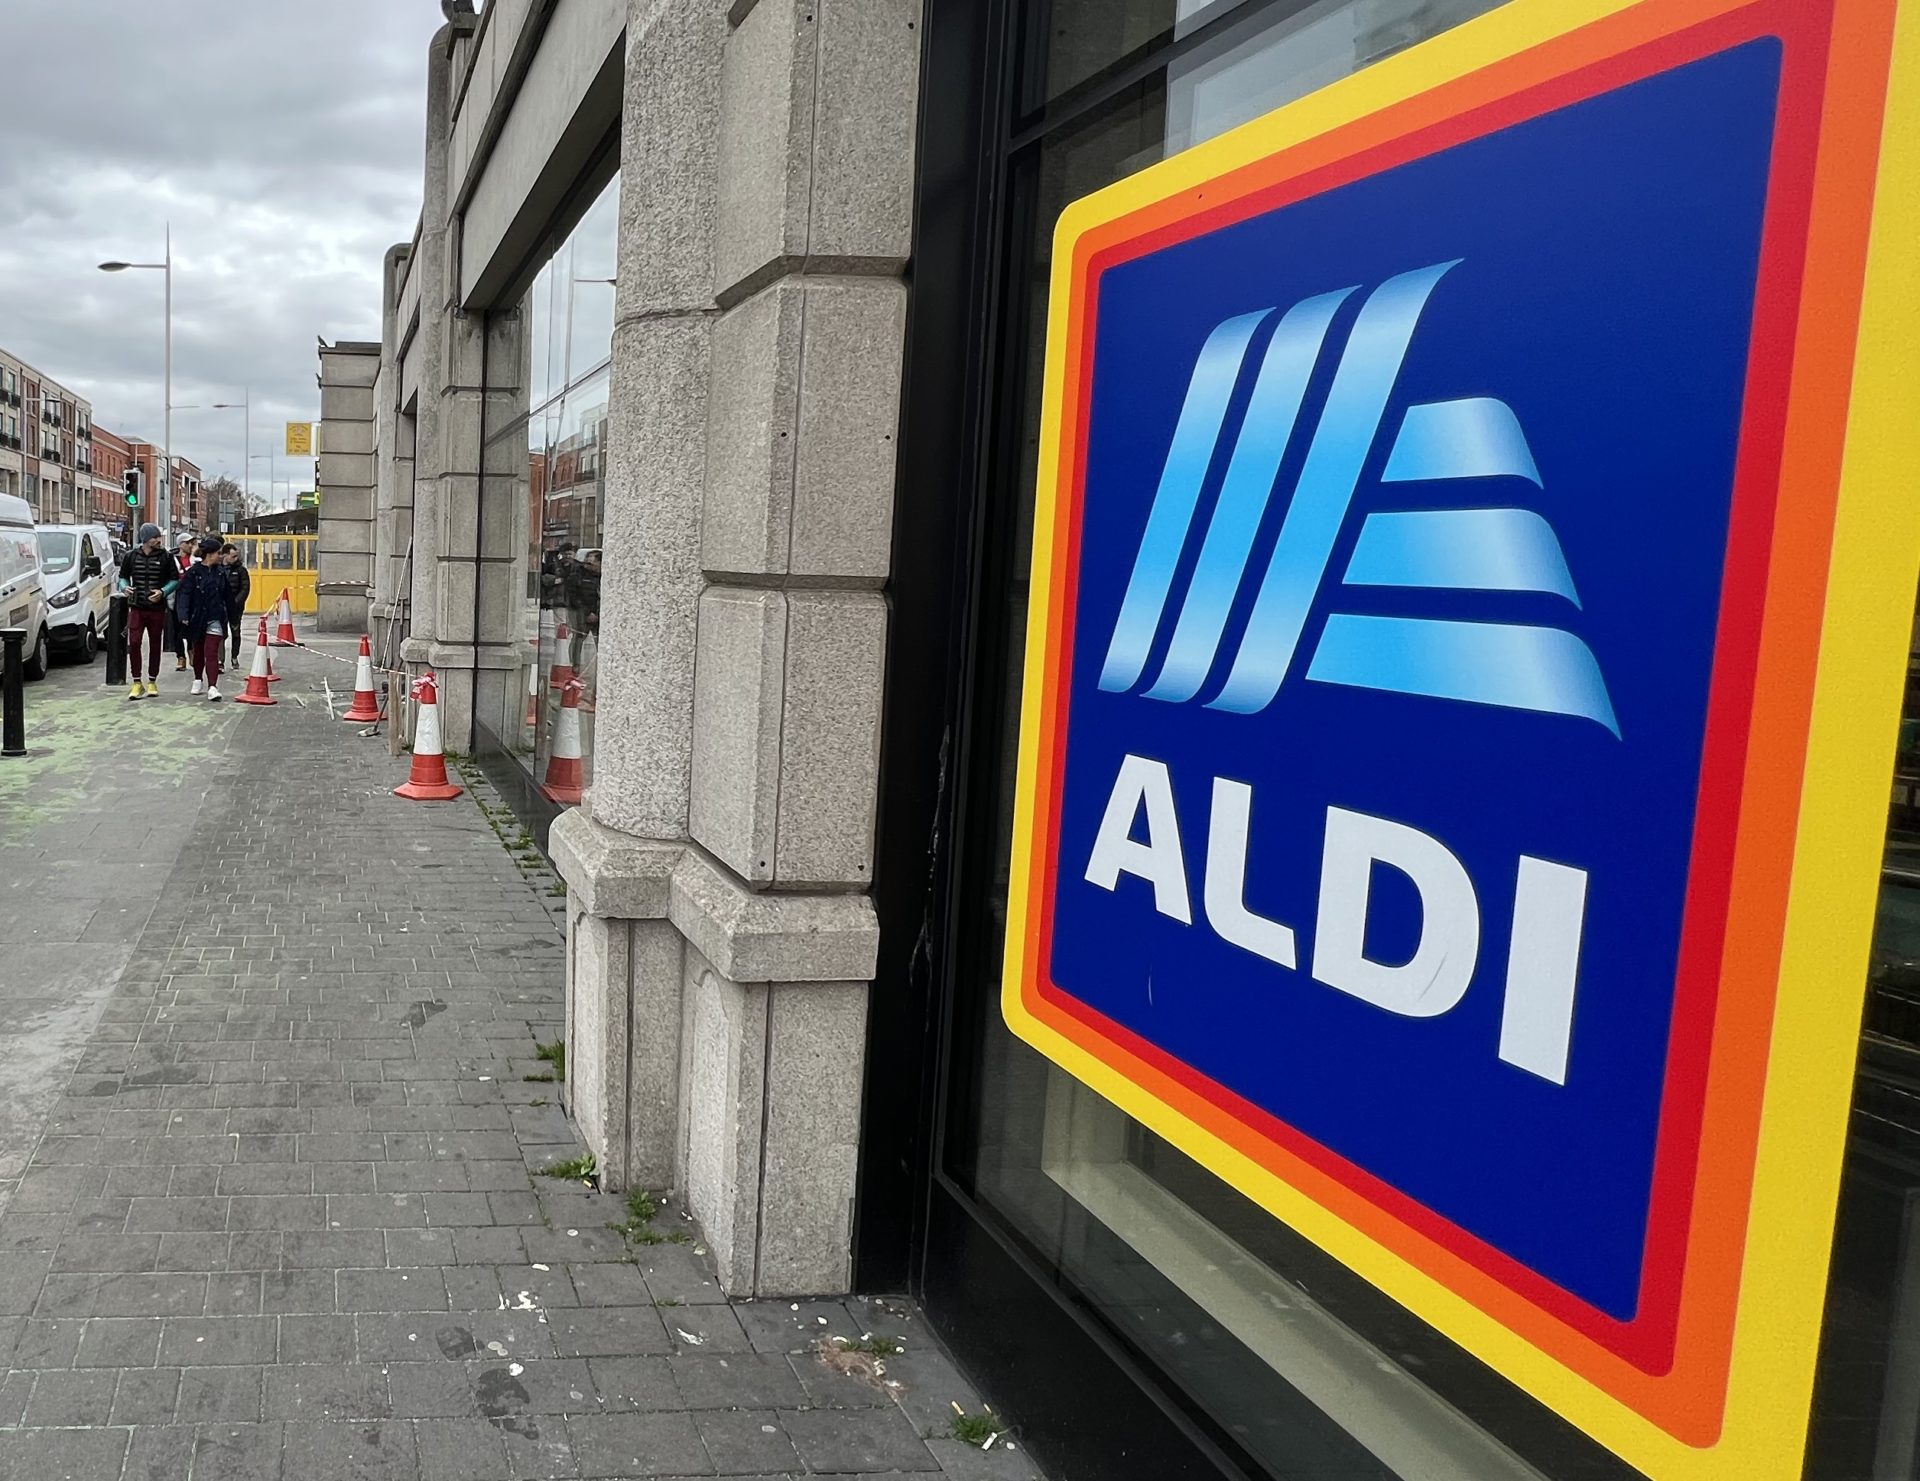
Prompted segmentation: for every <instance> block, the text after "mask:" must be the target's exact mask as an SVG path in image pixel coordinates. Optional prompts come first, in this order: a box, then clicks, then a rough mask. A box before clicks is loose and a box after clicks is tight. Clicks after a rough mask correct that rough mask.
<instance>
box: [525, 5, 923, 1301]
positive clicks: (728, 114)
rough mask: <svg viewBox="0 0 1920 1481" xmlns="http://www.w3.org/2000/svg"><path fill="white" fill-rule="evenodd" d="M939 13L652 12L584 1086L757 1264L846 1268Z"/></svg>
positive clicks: (583, 875)
mask: <svg viewBox="0 0 1920 1481" xmlns="http://www.w3.org/2000/svg"><path fill="white" fill-rule="evenodd" d="M919 18H920V17H919V7H918V5H917V4H915V3H913V0H826V3H810V4H809V3H800V0H755V3H740V0H736V3H735V4H733V5H732V6H731V7H730V8H729V7H726V6H723V5H721V4H718V3H715V0H633V3H632V5H631V6H630V9H629V23H628V36H627V45H628V50H627V67H628V79H627V81H628V88H627V95H626V109H625V118H624V137H623V146H622V166H623V193H622V218H623V219H622V223H621V270H620V284H619V299H618V317H619V327H618V329H617V331H616V338H615V356H614V381H613V407H612V417H613V419H614V434H613V437H612V454H611V463H610V470H609V481H608V509H607V538H606V546H607V551H608V555H607V561H606V574H605V577H604V581H603V591H602V624H601V625H602V643H603V657H602V691H601V701H600V703H601V722H602V724H601V731H600V741H599V752H598V756H597V758H596V775H595V782H594V787H593V790H592V793H591V794H590V796H589V797H588V800H587V804H586V807H585V808H584V809H582V810H579V811H575V812H573V813H569V814H567V815H566V816H564V817H563V818H562V819H561V820H560V822H559V823H558V824H557V825H556V826H555V829H554V832H553V839H552V845H553V852H554V857H555V861H556V863H557V864H558V865H559V867H560V869H561V871H562V873H563V874H564V875H565V877H566V878H567V880H568V883H569V885H570V886H571V889H572V892H573V893H572V899H571V902H570V904H571V909H570V932H569V938H570V939H569V951H570V958H571V960H570V967H569V973H570V976H569V988H568V1002H569V1009H568V1041H569V1055H568V1062H569V1067H570V1075H571V1083H570V1085H569V1087H568V1093H569V1096H570V1104H571V1106H572V1109H573V1111H574V1114H575V1116H576V1118H577V1119H578V1120H579V1123H580V1125H581V1128H582V1131H583V1133H584V1134H585V1135H586V1136H587V1138H588V1141H589V1143H590V1145H592V1146H593V1147H594V1148H595V1150H596V1152H597V1153H599V1155H600V1160H601V1166H602V1168H603V1169H604V1170H605V1172H606V1174H607V1175H608V1176H609V1177H610V1178H611V1179H612V1180H614V1181H617V1182H620V1183H623V1184H633V1185H646V1186H673V1187H677V1188H679V1189H681V1190H682V1191H683V1193H684V1195H685V1197H686V1198H687V1200H688V1204H689V1207H690V1208H691V1209H692V1211H693V1212H694V1213H695V1215H696V1216H698V1217H699V1219H700V1220H701V1222H702V1224H703V1226H704V1228H705V1231H706V1234H707V1237H708V1240H709V1241H710V1243H711V1245H712V1248H713V1250H714V1253H715V1255H716V1258H717V1259H718V1261H719V1268H720V1271H721V1277H722V1281H723V1283H724V1284H725V1285H726V1287H727V1289H728V1290H729V1291H730V1292H733V1293H735V1294H742V1295H744V1294H759V1295H776V1294H781V1295H796V1294H806V1293H820V1292H829V1291H840V1290H844V1289H846V1287H847V1284H848V1282H849V1280H850V1278H851V1236H852V1209H853V1198H854V1175H855V1164H856V1161H857V1151H858V1133H859V1117H860V1094H861V1084H862V1078H863V1062H864V1054H865V1048H864V1046H865V1037H866V1011H867V993H868V986H867V984H868V981H869V979H870V978H871V976H872V972H873V964H874V955H875V947H876V942H877V935H876V925H875V921H874V915H873V909H872V905H871V902H870V901H869V899H868V898H867V893H866V892H867V890H868V888H869V886H870V883H871V876H872V870H873V833H874V814H875V806H876V796H877V786H878V769H879V747H880V722H879V717H880V699H881V686H882V682H883V672H884V661H885V653H886V640H887V613H886V604H885V600H884V597H883V595H882V590H883V587H884V585H885V582H886V578H887V571H888V559H889V551H888V535H889V531H890V529H891V525H892V512H893V498H894V460H895V439H896V436H897V427H898V421H899V396H900V370H901V363H900V357H901V347H902V340H903V335H904V331H905V323H906V311H907V291H906V287H905V285H904V283H903V282H902V273H903V270H904V268H905V264H906V261H907V257H908V252H909V248H910V239H911V216H910V200H911V191H912V182H913V170H914V160H913V130H914V126H915V120H916V100H917V94H916V88H917V81H918V71H919V30H918V24H919Z"/></svg>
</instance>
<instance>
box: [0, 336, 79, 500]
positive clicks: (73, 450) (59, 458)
mask: <svg viewBox="0 0 1920 1481" xmlns="http://www.w3.org/2000/svg"><path fill="white" fill-rule="evenodd" d="M92 444H93V407H92V404H91V403H89V402H88V401H86V400H84V399H83V398H81V397H79V396H77V395H75V394H74V393H73V392H72V391H70V390H68V389H67V388H66V387H65V386H62V385H61V384H60V383H59V382H58V381H55V380H54V379H53V378H52V377H51V376H49V375H47V374H46V373H45V372H43V371H40V370H38V369H36V368H34V367H33V366H31V365H28V364H27V363H26V362H25V361H23V360H21V359H19V358H18V357H17V356H13V355H9V354H7V353H6V352H5V351H0V493H9V494H19V495H21V496H23V497H24V498H25V499H26V500H27V502H28V503H30V504H32V505H33V509H34V514H35V517H36V518H38V519H41V520H44V521H47V522H48V523H59V524H72V523H74V522H75V521H76V520H79V519H82V518H85V517H87V516H88V515H90V514H91V512H92V508H93V445H92Z"/></svg>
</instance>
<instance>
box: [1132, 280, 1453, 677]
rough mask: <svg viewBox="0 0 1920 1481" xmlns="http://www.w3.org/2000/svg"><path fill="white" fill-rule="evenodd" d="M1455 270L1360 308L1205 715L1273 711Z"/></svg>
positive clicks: (1393, 289)
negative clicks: (1437, 289) (1405, 365)
mask: <svg viewBox="0 0 1920 1481" xmlns="http://www.w3.org/2000/svg"><path fill="white" fill-rule="evenodd" d="M1457 264H1458V259H1455V260H1454V261H1452V262H1442V263H1437V264H1435V265H1434V266H1432V267H1423V268H1419V269H1416V270H1415V271H1413V272H1408V273H1401V274H1399V275H1398V276H1397V277H1392V278H1389V279H1387V281H1386V282H1384V283H1382V284H1381V285H1380V286H1379V287H1378V288H1376V289H1375V290H1374V291H1373V293H1372V294H1371V295H1370V296H1369V297H1368V298H1367V301H1366V303H1365V304H1363V305H1362V306H1361V309H1360V313H1359V316H1358V317H1357V318H1356V319H1355V321H1354V326H1353V333H1352V335H1351V336H1350V338H1349V339H1348V341H1347V348H1346V352H1345V353H1344V354H1343V355H1342V356H1341V357H1340V366H1339V368H1338V369H1337V370H1336V371H1335V372H1334V377H1333V387H1332V389H1331V390H1330V391H1329V392H1328V394H1327V405H1326V410H1325V411H1324V412H1322V413H1321V416H1320V425H1319V428H1318V429H1317V430H1316V431H1315V433H1314V437H1313V443H1312V445H1311V446H1310V447H1309V448H1308V450H1307V460H1306V465H1305V466H1304V467H1303V468H1302V469H1301V472H1300V482H1299V485H1298V487H1297V488H1296V490H1295V492H1294V497H1293V501H1292V503H1291V504H1290V505H1289V506H1288V508H1287V514H1286V518H1285V520H1284V521H1283V522H1282V523H1281V526H1280V538H1279V541H1278V543H1277V544H1276V545H1275V547H1274V552H1273V559H1272V561H1271V562H1270V563H1269V564H1268V566H1267V574H1266V579H1265V580H1264V581H1263V582H1262V583H1261V585H1260V594H1259V596H1258V597H1256V598H1255V600H1254V606H1253V614H1252V616H1251V617H1249V619H1248V621H1247V631H1246V636H1245V638H1244V639H1243V640H1242V642H1241V645H1240V651H1239V653H1238V654H1237V655H1236V657H1235V659H1234V664H1233V669H1232V671H1231V672H1230V673H1229V674H1228V675H1227V682H1226V686H1225V687H1224V688H1223V689H1222V690H1221V691H1220V693H1219V694H1218V695H1217V696H1216V697H1215V698H1214V699H1212V700H1210V701H1209V702H1208V706H1207V707H1208V708H1209V709H1215V710H1225V711H1228V712H1229V713H1233V714H1241V715H1251V714H1254V713H1256V712H1258V711H1260V710H1263V709H1265V708H1266V707H1267V706H1268V705H1269V704H1271V703H1273V698H1274V696H1275V695H1276V694H1278V693H1279V692H1280V685H1281V684H1282V683H1283V682H1284V681H1285V679H1286V677H1287V670H1288V669H1289V668H1290V667H1292V664H1293V654H1294V650H1295V648H1296V647H1298V645H1299V642H1300V632H1301V629H1302V628H1303V627H1304V626H1305V625H1306V620H1307V613H1308V612H1309V610H1311V608H1312V606H1313V598H1314V593H1315V592H1317V591H1318V590H1319V588H1320V583H1321V581H1322V579H1323V578H1324V577H1325V576H1326V572H1327V562H1328V560H1329V559H1330V558H1331V556H1332V554H1333V543H1334V540H1335V538H1336V537H1337V536H1338V535H1339V533H1340V526H1341V524H1342V523H1343V522H1344V521H1345V519H1346V517H1347V509H1348V507H1349V506H1350V505H1351V504H1352V502H1353V493H1354V488H1355V486H1356V485H1357V484H1358V483H1359V480H1360V470H1361V469H1362V467H1364V466H1365V464H1366V460H1367V454H1368V452H1369V451H1370V450H1371V449H1372V447H1373V441H1374V438H1375V436H1376V435H1377V434H1378V432H1379V430H1380V421H1381V418H1382V417H1383V416H1384V415H1385V414H1386V407H1387V399H1388V397H1389V396H1391V395H1392V393H1393V387H1394V383H1395V381H1397V380H1398V379H1399V376H1400V366H1401V364H1402V362H1403V361H1404V360H1405V359H1406V355H1407V346H1408V344H1409V343H1410V342H1411V340H1412V338H1413V331H1414V326H1415V325H1416V324H1417V323H1418V322H1419V319H1420V314H1421V311H1422V310H1423V309H1424V308H1425V307H1426V303H1427V297H1428V295H1429V294H1431V293H1432V292H1433V288H1434V285H1435V284H1436V283H1438V282H1439V281H1440V279H1441V278H1442V277H1444V276H1445V275H1446V273H1447V272H1448V271H1449V270H1451V269H1452V268H1453V267H1455V266H1456V265H1457ZM1129 595H1131V593H1129ZM1123 615H1124V614H1123Z"/></svg>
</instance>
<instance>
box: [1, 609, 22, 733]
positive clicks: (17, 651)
mask: <svg viewBox="0 0 1920 1481" xmlns="http://www.w3.org/2000/svg"><path fill="white" fill-rule="evenodd" d="M0 644H4V645H5V647H6V652H5V654H4V655H0V756H24V755H26V754H27V685H26V674H25V673H24V671H23V668H22V666H23V664H24V663H25V655H26V647H27V630H26V629H25V628H24V627H9V628H5V629H0Z"/></svg>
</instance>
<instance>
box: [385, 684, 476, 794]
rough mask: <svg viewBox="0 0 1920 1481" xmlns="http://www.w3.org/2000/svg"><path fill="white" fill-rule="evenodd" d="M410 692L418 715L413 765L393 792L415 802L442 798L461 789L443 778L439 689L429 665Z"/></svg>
mask: <svg viewBox="0 0 1920 1481" xmlns="http://www.w3.org/2000/svg"><path fill="white" fill-rule="evenodd" d="M413 695H414V698H415V699H417V700H419V701H420V716H419V718H418V719H417V720H415V721H414V723H413V769H412V771H411V772H409V773H408V775H407V779H406V781H405V782H404V783H402V784H401V785H400V786H398V787H395V788H394V789H393V795H394V796H396V797H410V798H412V799H413V800H414V801H415V802H445V801H446V800H447V799H448V798H449V797H458V796H459V795H460V790H461V789H460V788H458V787H456V786H454V785H453V783H452V782H450V781H448V780H447V756H446V749H445V747H444V746H442V745H441V743H440V691H439V689H438V688H437V687H435V685H434V682H433V670H432V669H428V670H427V671H426V673H424V674H422V675H421V676H420V681H419V683H417V684H415V685H414V686H413Z"/></svg>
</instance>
